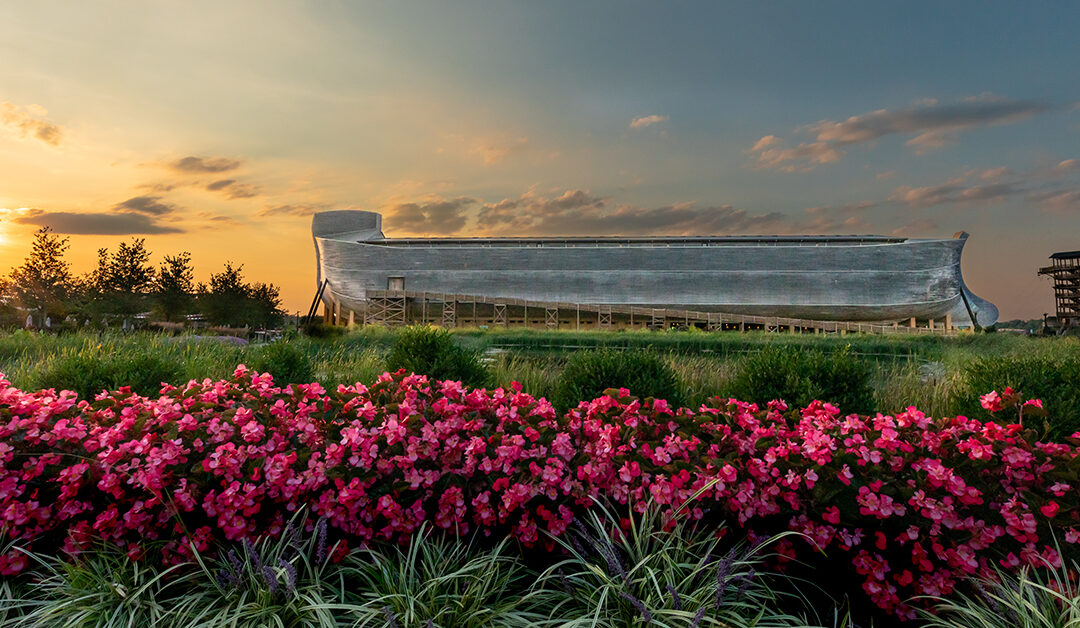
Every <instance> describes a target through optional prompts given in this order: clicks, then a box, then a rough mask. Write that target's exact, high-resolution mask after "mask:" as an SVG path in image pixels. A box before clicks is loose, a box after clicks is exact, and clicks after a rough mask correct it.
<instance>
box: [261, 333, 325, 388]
mask: <svg viewBox="0 0 1080 628" xmlns="http://www.w3.org/2000/svg"><path fill="white" fill-rule="evenodd" d="M251 367H252V368H253V369H255V370H256V371H259V372H262V373H270V374H271V375H273V376H274V382H276V383H278V384H281V385H285V384H308V383H311V382H312V381H313V380H314V378H315V369H314V367H313V365H312V363H311V358H309V357H308V354H307V352H306V351H305V350H304V349H303V348H302V347H301V345H300V343H298V342H295V341H285V340H279V341H277V342H272V343H270V344H268V345H266V346H265V347H263V348H262V349H261V350H260V351H259V353H258V354H257V356H256V358H255V359H254V360H253V361H252V364H251Z"/></svg>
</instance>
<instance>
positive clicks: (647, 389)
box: [555, 349, 683, 409]
mask: <svg viewBox="0 0 1080 628" xmlns="http://www.w3.org/2000/svg"><path fill="white" fill-rule="evenodd" d="M610 388H626V389H628V390H629V391H630V394H631V395H634V396H635V397H639V398H641V399H645V398H648V397H652V398H655V399H665V400H667V401H668V402H670V403H671V404H673V405H677V404H680V403H682V397H683V395H682V390H680V387H679V377H678V375H677V374H676V373H675V371H674V370H673V369H672V368H671V367H670V366H668V364H667V363H666V362H664V360H663V358H661V357H660V356H658V355H656V354H655V353H652V352H648V351H642V350H627V351H618V350H615V349H600V350H589V351H578V352H577V353H574V354H573V355H571V356H570V359H569V360H567V362H566V366H565V367H563V371H562V374H561V375H560V376H559V381H558V384H557V388H556V392H555V406H556V407H558V408H559V409H568V408H572V407H574V406H576V405H577V404H578V402H580V401H581V400H583V399H594V398H596V397H599V396H601V395H603V394H604V391H605V390H608V389H610Z"/></svg>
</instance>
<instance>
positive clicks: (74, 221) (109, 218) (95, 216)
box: [14, 209, 184, 235]
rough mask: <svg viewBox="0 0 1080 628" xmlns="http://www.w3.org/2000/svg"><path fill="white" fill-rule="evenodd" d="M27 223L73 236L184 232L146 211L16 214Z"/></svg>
mask: <svg viewBox="0 0 1080 628" xmlns="http://www.w3.org/2000/svg"><path fill="white" fill-rule="evenodd" d="M14 220H15V222H17V223H20V224H24V225H37V226H39V227H44V226H48V227H51V228H52V230H53V231H55V232H57V233H64V234H70V235H144V234H145V235H150V234H164V233H183V232H184V230H183V229H180V228H178V227H170V226H166V225H160V224H157V223H155V222H154V220H153V218H151V217H150V216H146V215H143V214H117V213H100V212H99V213H94V212H90V213H74V212H50V211H43V210H40V209H32V210H30V211H28V212H26V213H25V214H23V215H21V216H18V217H16V218H15V219H14Z"/></svg>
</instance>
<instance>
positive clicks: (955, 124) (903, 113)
mask: <svg viewBox="0 0 1080 628" xmlns="http://www.w3.org/2000/svg"><path fill="white" fill-rule="evenodd" d="M1048 109H1050V105H1048V104H1046V103H1042V102H1038V101H1025V100H1020V101H1011V100H1005V99H1002V98H996V97H993V96H980V97H975V98H972V99H966V100H964V101H962V102H959V103H955V104H951V105H942V104H939V103H937V101H927V102H923V103H919V104H916V105H914V106H912V107H908V108H906V109H899V110H896V111H889V110H887V109H878V110H877V111H872V112H870V113H866V114H862V115H858V116H851V117H850V118H848V119H847V120H843V121H841V122H833V121H830V120H822V121H821V122H817V123H814V124H811V125H809V126H808V127H807V129H808V130H810V131H811V132H813V133H814V134H815V135H816V136H817V140H818V141H819V142H832V143H835V144H840V145H843V144H858V143H861V142H869V141H871V140H876V139H877V138H879V137H884V136H886V135H892V134H910V133H919V134H921V135H920V136H919V137H922V138H924V139H923V140H922V141H921V143H934V142H939V141H941V139H940V137H941V136H940V133H942V132H944V131H955V130H959V129H966V128H970V127H974V126H979V125H989V124H1011V123H1013V122H1018V121H1020V120H1023V119H1025V118H1030V117H1031V116H1033V115H1035V114H1038V113H1042V112H1044V111H1047V110H1048ZM931 133H937V134H938V136H936V137H935V136H933V135H931ZM918 139H919V138H918V137H917V138H915V139H914V140H912V141H916V140H918Z"/></svg>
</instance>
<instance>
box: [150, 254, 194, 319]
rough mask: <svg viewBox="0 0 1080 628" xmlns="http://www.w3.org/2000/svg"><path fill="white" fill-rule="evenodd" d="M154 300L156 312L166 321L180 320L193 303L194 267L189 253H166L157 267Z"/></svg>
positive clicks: (189, 310) (187, 312)
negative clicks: (163, 259)
mask: <svg viewBox="0 0 1080 628" xmlns="http://www.w3.org/2000/svg"><path fill="white" fill-rule="evenodd" d="M154 292H155V295H154V296H155V299H154V300H155V302H156V305H157V310H158V314H160V315H161V316H162V317H163V318H164V319H165V320H167V321H178V320H181V319H182V318H183V317H184V315H186V314H189V313H190V312H191V310H192V308H193V306H194V303H195V269H194V268H193V267H192V265H191V253H188V252H187V251H183V252H181V253H178V254H177V255H172V256H169V255H166V256H165V261H163V262H162V263H161V267H160V268H158V274H157V285H156V286H155V290H154Z"/></svg>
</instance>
